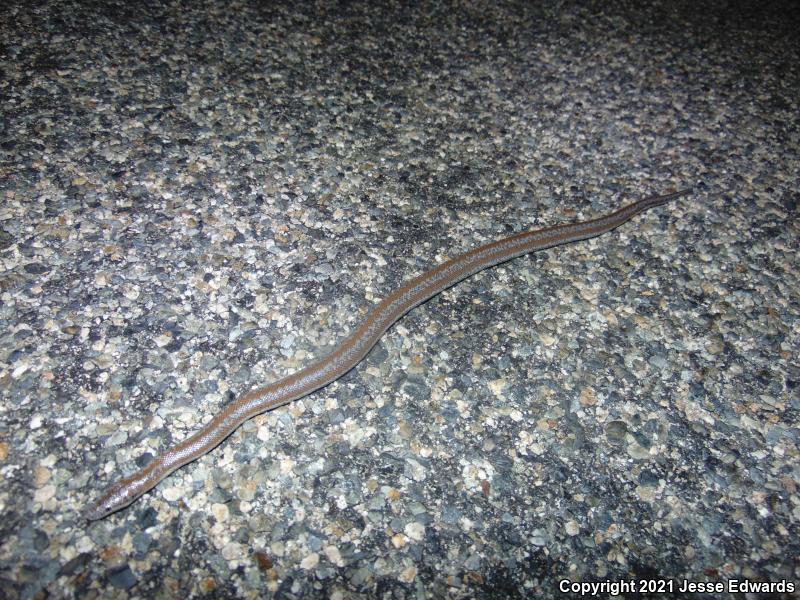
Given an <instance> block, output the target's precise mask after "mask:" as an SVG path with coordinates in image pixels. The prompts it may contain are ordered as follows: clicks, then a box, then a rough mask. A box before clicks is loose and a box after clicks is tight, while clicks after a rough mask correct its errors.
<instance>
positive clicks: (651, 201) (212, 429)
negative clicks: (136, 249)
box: [84, 190, 689, 520]
mask: <svg viewBox="0 0 800 600" xmlns="http://www.w3.org/2000/svg"><path fill="white" fill-rule="evenodd" d="M687 193H689V190H683V191H679V192H673V193H669V194H665V195H661V196H652V197H650V198H645V199H643V200H639V201H638V202H634V203H633V204H629V205H627V206H624V207H622V208H620V209H618V210H616V211H614V212H612V213H609V214H607V215H605V216H602V217H598V218H596V219H592V220H589V221H581V222H578V223H569V224H564V225H556V226H554V227H547V228H544V229H537V230H534V231H526V232H522V233H518V234H516V235H512V236H511V237H507V238H505V239H501V240H497V241H495V242H491V243H489V244H485V245H483V246H480V247H478V248H475V249H474V250H470V251H469V252H465V253H464V254H460V255H459V256H456V257H455V258H452V259H450V260H448V261H446V262H444V263H442V264H440V265H438V266H436V267H434V268H433V269H431V270H430V271H427V272H426V273H423V274H422V275H420V276H418V277H415V278H413V279H411V280H409V281H407V282H406V283H404V284H403V285H402V286H401V287H399V288H397V289H396V290H395V291H394V292H392V293H391V294H390V295H389V296H388V297H387V298H386V299H385V300H383V301H382V302H380V303H379V304H378V305H376V306H375V308H374V309H373V310H372V311H371V312H370V313H369V314H368V315H367V317H366V318H365V319H364V321H363V323H361V324H360V325H359V326H358V328H357V329H356V330H355V331H354V332H353V333H352V334H351V335H350V336H349V337H347V338H346V339H345V340H344V341H343V342H342V343H341V344H339V345H338V346H337V347H336V348H335V349H334V350H333V351H332V352H331V353H330V354H328V355H327V356H324V357H323V358H321V359H319V360H317V361H316V362H314V363H312V364H310V365H309V366H307V367H305V368H303V369H301V370H299V371H297V372H296V373H294V374H292V375H289V376H288V377H284V378H282V379H278V380H277V381H275V382H273V383H271V384H269V385H267V386H265V387H262V388H259V389H256V390H252V391H250V392H248V393H246V394H244V395H242V396H240V397H239V398H237V399H236V400H234V401H233V402H231V403H230V404H229V405H227V406H226V407H225V408H224V409H223V410H222V411H220V412H219V414H217V415H215V416H214V418H213V419H211V420H210V421H209V422H208V423H207V424H206V425H205V426H203V427H202V429H200V430H199V431H198V432H197V433H195V434H194V435H191V436H190V437H188V438H186V439H185V440H183V441H181V442H179V443H177V444H175V445H174V446H173V447H171V448H169V449H168V450H166V451H164V452H162V453H161V454H159V455H158V456H157V457H156V458H154V459H153V460H152V461H151V462H150V463H149V464H148V465H147V466H145V467H144V468H142V469H140V470H139V471H137V472H135V473H133V474H132V475H130V476H129V477H125V478H123V479H121V480H119V481H117V482H116V483H114V484H113V485H111V486H110V487H109V488H108V489H107V490H106V491H105V492H104V493H103V494H102V495H100V496H99V497H98V498H97V500H95V501H94V502H93V503H92V504H90V505H89V506H88V508H87V509H86V510H85V512H84V516H85V517H86V518H87V519H89V520H96V519H102V518H104V517H106V516H108V515H110V514H111V513H114V512H116V511H118V510H120V509H122V508H125V507H126V506H128V505H129V504H131V503H132V502H133V501H134V500H136V499H137V498H139V497H140V496H142V495H143V494H145V493H146V492H148V491H149V490H151V489H152V488H153V487H155V486H156V485H157V484H158V483H159V482H160V481H161V480H162V479H164V478H165V477H167V476H168V475H169V474H170V473H172V472H173V471H175V470H176V469H178V468H180V467H182V466H183V465H185V464H187V463H190V462H192V461H193V460H196V459H197V458H199V457H201V456H203V455H204V454H206V453H207V452H210V451H211V450H213V449H214V448H215V447H216V446H218V445H219V444H220V443H221V442H222V441H223V440H224V439H225V438H227V437H228V436H229V435H230V434H231V433H233V432H234V431H235V430H236V429H237V428H238V427H239V426H240V425H241V424H242V423H244V422H245V421H246V420H248V419H250V418H252V417H254V416H255V415H258V414H260V413H263V412H265V411H268V410H272V409H274V408H277V407H278V406H282V405H284V404H287V403H289V402H292V401H293V400H297V399H298V398H302V397H303V396H306V395H308V394H310V393H312V392H314V391H316V390H318V389H320V388H322V387H324V386H326V385H328V384H329V383H331V382H332V381H335V380H336V379H338V378H339V377H341V376H342V375H344V374H345V373H347V372H348V371H349V370H350V369H352V368H353V367H355V366H356V365H357V364H358V363H359V362H361V360H362V359H363V358H364V357H365V356H366V355H367V353H368V352H369V351H370V349H371V348H372V347H373V346H374V345H375V344H376V343H377V342H378V340H379V339H380V338H381V336H382V335H383V334H384V333H385V332H386V330H387V329H389V327H391V326H392V325H393V324H394V323H395V322H396V321H397V320H398V319H400V318H401V317H402V316H403V315H404V314H406V313H407V312H408V311H410V310H411V309H412V308H414V307H415V306H417V305H419V304H421V303H423V302H425V301H426V300H428V299H430V298H432V297H433V296H435V295H436V294H438V293H440V292H441V291H443V290H445V289H447V288H449V287H451V286H453V285H455V284H456V283H458V282H459V281H462V280H464V279H466V278H467V277H470V276H471V275H474V274H475V273H477V272H478V271H482V270H483V269H487V268H489V267H492V266H495V265H497V264H499V263H502V262H505V261H508V260H511V259H512V258H516V257H518V256H521V255H523V254H527V253H529V252H534V251H536V250H542V249H545V248H551V247H553V246H559V245H561V244H567V243H570V242H576V241H579V240H585V239H589V238H593V237H596V236H598V235H601V234H603V233H606V232H608V231H611V230H612V229H614V228H616V227H619V226H620V225H622V224H623V223H625V222H627V221H629V220H630V219H632V218H633V217H635V216H636V215H638V214H640V213H642V212H644V211H646V210H649V209H651V208H653V207H655V206H659V205H661V204H664V203H666V202H669V201H671V200H674V199H676V198H679V197H680V196H684V195H686V194H687Z"/></svg>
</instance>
